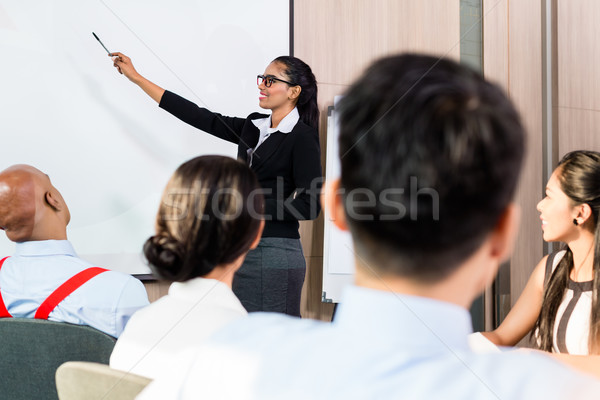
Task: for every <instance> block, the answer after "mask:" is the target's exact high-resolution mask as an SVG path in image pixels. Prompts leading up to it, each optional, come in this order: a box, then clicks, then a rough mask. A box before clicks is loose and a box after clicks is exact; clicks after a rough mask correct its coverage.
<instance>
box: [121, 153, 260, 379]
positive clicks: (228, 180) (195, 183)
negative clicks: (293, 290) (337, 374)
mask: <svg viewBox="0 0 600 400" xmlns="http://www.w3.org/2000/svg"><path fill="white" fill-rule="evenodd" d="M263 207H264V199H263V196H262V194H261V193H260V185H259V184H258V181H257V180H256V177H255V175H254V173H253V172H252V170H250V168H248V166H247V165H245V164H244V163H242V162H239V161H237V160H234V159H232V158H228V157H223V156H202V157H196V158H194V159H192V160H190V161H187V162H186V163H184V164H182V165H181V166H180V167H179V168H178V169H177V171H175V173H174V174H173V176H172V177H171V179H170V180H169V183H168V184H167V187H166V188H165V190H164V193H163V196H162V200H161V204H160V207H159V210H158V215H157V217H156V234H155V235H154V236H152V237H150V238H149V239H148V240H147V241H146V243H145V244H144V255H145V256H146V259H147V260H148V263H149V265H150V268H151V269H152V271H153V273H154V274H155V275H156V276H157V277H159V278H162V279H164V280H167V281H171V282H173V283H172V284H171V286H170V287H169V293H168V294H167V295H166V296H164V297H161V298H160V299H158V300H157V301H156V302H154V303H152V304H151V305H149V306H148V307H146V308H144V309H142V310H140V311H139V312H136V313H135V314H134V315H133V316H132V318H131V319H130V320H129V322H128V324H127V326H126V327H125V331H124V332H123V334H122V335H121V337H120V338H119V340H118V341H117V344H116V345H115V349H114V351H113V353H112V355H111V358H110V366H111V367H113V368H117V369H121V370H124V371H128V372H132V373H135V374H138V375H143V376H148V377H151V378H153V377H155V376H156V374H157V373H158V371H159V370H160V369H161V368H164V365H165V363H166V362H168V361H170V360H171V358H172V357H173V356H175V355H176V354H177V353H178V352H179V351H180V350H182V349H184V348H185V347H187V346H193V345H195V344H197V343H199V342H200V341H201V340H202V339H203V338H205V337H207V336H208V335H210V334H211V333H213V332H214V331H215V330H217V329H218V328H219V327H221V326H223V325H224V324H226V323H227V322H229V321H231V320H233V319H235V318H239V317H243V316H245V315H247V312H246V310H245V309H244V307H243V306H242V304H241V303H240V301H239V300H238V299H237V297H236V296H235V295H234V294H233V292H232V290H231V286H232V282H233V276H234V273H235V272H236V271H237V270H238V269H239V268H240V266H241V265H242V263H243V261H244V258H245V257H246V254H247V253H248V251H249V250H250V249H253V248H255V247H256V246H257V245H258V242H259V240H260V237H261V233H262V230H263V226H264V221H263V220H262V212H263Z"/></svg>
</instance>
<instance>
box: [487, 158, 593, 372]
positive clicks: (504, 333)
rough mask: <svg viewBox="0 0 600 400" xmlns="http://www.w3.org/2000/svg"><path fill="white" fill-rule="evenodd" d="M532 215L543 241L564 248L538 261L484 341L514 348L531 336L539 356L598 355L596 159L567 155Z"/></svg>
mask: <svg viewBox="0 0 600 400" xmlns="http://www.w3.org/2000/svg"><path fill="white" fill-rule="evenodd" d="M537 209H538V211H539V212H540V219H541V227H542V230H543V237H544V240H545V241H547V242H562V243H564V247H563V248H562V249H561V250H559V251H557V252H554V253H552V254H549V255H548V256H545V257H544V258H542V260H541V261H540V262H539V263H538V265H537V267H536V268H535V270H534V271H533V273H532V275H531V277H530V279H529V281H528V283H527V285H526V287H525V290H524V291H523V293H522V295H521V297H520V298H519V300H518V301H517V303H516V304H515V306H514V307H513V308H512V310H511V311H510V312H509V314H508V315H507V316H506V318H505V319H504V321H503V322H502V324H500V326H499V327H498V328H497V329H496V330H494V331H491V332H483V335H484V336H486V337H487V338H488V339H489V340H490V341H492V342H493V343H495V344H497V345H501V346H514V345H516V344H517V343H518V342H519V341H520V340H521V339H522V338H524V337H525V335H527V333H528V332H531V336H532V338H533V343H534V345H536V346H537V347H538V348H539V349H540V350H544V351H547V352H552V353H560V354H568V355H576V356H583V355H590V354H592V355H600V300H599V297H598V295H599V293H600V224H599V223H598V217H599V216H600V153H598V152H595V151H573V152H570V153H568V154H566V155H565V156H564V157H563V158H562V160H561V161H560V162H559V164H558V166H557V168H556V169H555V170H554V172H553V173H552V176H551V177H550V180H549V181H548V184H547V186H546V196H545V197H544V198H543V199H542V200H541V201H540V202H539V203H538V205H537ZM559 358H561V359H563V360H564V361H567V362H568V361H569V360H577V358H576V357H559ZM582 360H583V359H582ZM589 360H590V359H588V361H589ZM574 364H576V363H574ZM599 365H600V364H599ZM599 370H600V369H599Z"/></svg>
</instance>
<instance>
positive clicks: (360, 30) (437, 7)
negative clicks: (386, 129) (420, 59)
mask: <svg viewBox="0 0 600 400" xmlns="http://www.w3.org/2000/svg"><path fill="white" fill-rule="evenodd" d="M459 16H460V13H459V1H439V0H402V1H399V0H377V1H372V0H297V1H294V55H295V56H296V57H298V58H301V59H302V60H304V61H305V62H307V63H308V64H309V65H310V66H311V68H312V69H313V72H314V73H315V75H316V77H317V81H318V82H319V99H318V100H319V108H320V110H321V130H320V134H321V146H322V147H321V149H322V153H323V160H322V162H323V165H325V159H324V154H325V143H326V130H325V127H326V117H327V107H328V106H330V105H332V104H333V98H334V96H335V95H338V94H342V93H343V92H344V90H345V89H346V88H347V86H348V85H349V84H350V83H351V82H352V81H353V80H354V79H355V78H356V77H358V76H359V75H360V74H361V73H362V71H363V70H364V68H365V67H366V66H368V65H369V64H370V63H371V62H372V61H374V60H375V59H377V58H379V57H381V56H384V55H389V54H392V53H399V52H402V51H418V52H426V53H430V54H436V55H440V56H447V57H452V58H454V59H456V60H458V59H459V56H460V47H459V45H460V18H459ZM321 218H322V217H321ZM300 233H301V236H302V239H301V240H302V246H303V249H304V253H305V256H306V257H307V266H308V268H307V277H306V281H305V282H306V283H305V287H304V290H303V300H302V310H301V312H302V315H303V316H304V317H310V318H318V319H323V320H330V319H331V310H332V309H331V305H329V304H322V303H321V287H322V269H323V245H322V242H323V224H322V220H321V221H320V220H317V221H316V222H305V223H302V225H301V228H300Z"/></svg>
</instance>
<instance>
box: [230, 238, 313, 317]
mask: <svg viewBox="0 0 600 400" xmlns="http://www.w3.org/2000/svg"><path fill="white" fill-rule="evenodd" d="M305 274H306V262H305V260H304V254H303V253H302V247H301V245H300V239H289V238H274V237H267V238H262V239H261V240H260V243H259V244H258V247H257V248H256V249H254V250H250V252H249V253H248V255H247V256H246V259H245V260H244V263H243V264H242V267H241V268H240V269H239V270H238V271H237V272H236V274H235V276H234V278H233V292H234V293H235V295H236V296H237V297H238V298H239V299H240V301H241V302H242V304H243V305H244V307H245V308H246V310H248V312H255V311H271V312H280V313H284V314H288V315H294V316H298V317H299V316H300V295H301V293H302V285H303V284H304V275H305Z"/></svg>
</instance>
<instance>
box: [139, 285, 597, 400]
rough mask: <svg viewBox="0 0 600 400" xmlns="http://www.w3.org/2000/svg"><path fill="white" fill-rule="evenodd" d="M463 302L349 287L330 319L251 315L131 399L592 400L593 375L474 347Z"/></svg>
mask: <svg viewBox="0 0 600 400" xmlns="http://www.w3.org/2000/svg"><path fill="white" fill-rule="evenodd" d="M470 332H471V319H470V316H469V313H468V311H467V310H465V309H464V308H461V307H458V306H457V305H455V304H450V303H445V302H441V301H436V300H433V299H429V298H423V297H416V296H408V295H402V294H399V293H392V292H385V291H379V290H372V289H366V288H359V287H355V286H351V287H349V288H347V289H346V291H345V293H344V297H343V301H342V302H341V303H340V305H339V309H338V312H337V314H336V318H335V319H334V321H333V322H332V323H325V322H318V321H309V320H301V319H298V318H292V317H287V316H283V315H275V314H269V313H253V314H252V315H250V316H249V317H248V318H243V319H240V320H238V321H235V322H233V323H232V324H230V325H228V326H226V327H224V328H223V329H222V330H221V331H219V334H218V335H214V336H213V337H211V338H210V339H209V340H207V341H206V342H205V344H204V345H202V346H200V347H199V348H198V349H197V350H196V351H195V352H187V354H186V355H185V358H183V359H181V362H180V363H179V364H177V368H172V369H170V370H169V371H167V372H166V373H165V374H164V375H162V376H160V377H159V378H157V379H155V380H154V381H153V382H152V383H151V384H150V385H149V386H147V387H146V389H145V390H144V391H143V392H142V393H141V394H140V396H138V399H144V400H149V399H157V400H158V399H160V400H162V399H190V400H192V399H194V400H195V399H211V400H217V399H235V400H251V399H256V400H269V399H277V400H280V399H286V400H290V399H303V400H304V399H311V400H314V399H324V400H325V399H327V400H331V399H345V400H346V399H360V400H363V399H386V400H387V399H411V400H415V399H427V400H429V399H445V400H446V399H447V400H452V399H477V400H483V399H490V400H492V399H493V400H498V399H502V400H508V399H510V400H515V399H527V400H531V399H543V400H551V399H552V400H554V399H556V400H558V399H578V400H582V399H598V395H599V393H600V381H598V380H596V379H593V378H591V377H589V376H585V375H580V374H578V373H576V372H575V371H574V370H572V369H570V368H568V367H567V366H565V365H562V364H561V363H559V362H557V361H555V360H553V359H551V358H549V357H548V356H545V355H542V354H535V353H521V352H508V353H493V354H492V353H490V354H475V353H473V352H472V351H471V350H470V349H469V347H468V344H467V335H468V334H469V333H470Z"/></svg>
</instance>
